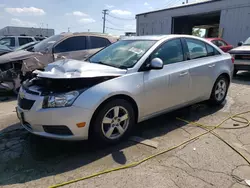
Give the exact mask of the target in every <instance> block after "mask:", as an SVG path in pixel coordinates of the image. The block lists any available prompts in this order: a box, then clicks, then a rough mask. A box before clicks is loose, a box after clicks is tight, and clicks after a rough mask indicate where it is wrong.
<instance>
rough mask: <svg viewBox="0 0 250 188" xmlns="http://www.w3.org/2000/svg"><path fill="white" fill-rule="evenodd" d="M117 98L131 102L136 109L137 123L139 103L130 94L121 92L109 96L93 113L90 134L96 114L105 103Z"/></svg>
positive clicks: (136, 119) (136, 120)
mask: <svg viewBox="0 0 250 188" xmlns="http://www.w3.org/2000/svg"><path fill="white" fill-rule="evenodd" d="M115 99H124V100H126V101H127V102H129V103H130V104H131V106H132V108H133V110H134V113H135V114H134V115H135V123H137V122H138V116H139V109H138V105H137V103H136V102H135V100H134V99H133V98H132V97H130V96H128V95H125V94H119V95H114V96H111V97H109V98H107V99H106V100H104V101H103V102H102V103H101V104H100V105H99V106H98V107H97V108H96V110H95V112H94V114H93V115H92V117H91V120H90V126H89V135H91V132H92V128H93V126H92V124H93V120H94V118H95V116H96V115H97V113H98V112H99V111H100V110H101V109H102V107H104V105H105V104H107V103H108V102H110V101H112V100H115Z"/></svg>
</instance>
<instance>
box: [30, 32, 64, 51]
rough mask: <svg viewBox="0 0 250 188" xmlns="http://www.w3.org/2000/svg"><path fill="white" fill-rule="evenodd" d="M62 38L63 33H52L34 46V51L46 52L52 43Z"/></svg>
mask: <svg viewBox="0 0 250 188" xmlns="http://www.w3.org/2000/svg"><path fill="white" fill-rule="evenodd" d="M62 38H63V35H53V36H51V37H49V38H46V39H44V40H42V41H41V42H39V43H38V44H36V45H35V46H34V51H36V52H46V51H47V50H48V49H49V48H51V47H52V46H53V44H54V43H55V42H57V41H59V40H61V39H62Z"/></svg>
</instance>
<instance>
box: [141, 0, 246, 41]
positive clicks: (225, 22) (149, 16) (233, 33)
mask: <svg viewBox="0 0 250 188" xmlns="http://www.w3.org/2000/svg"><path fill="white" fill-rule="evenodd" d="M194 28H203V30H205V31H206V32H205V37H222V38H224V39H225V40H226V41H228V42H229V43H231V44H233V45H237V43H238V42H239V41H245V40H246V38H248V37H250V0H211V1H205V2H200V3H193V4H186V5H181V6H178V7H172V8H168V9H163V10H156V11H152V12H146V13H142V14H138V15H136V33H137V35H152V34H171V33H172V34H192V32H193V31H194Z"/></svg>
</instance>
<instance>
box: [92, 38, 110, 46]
mask: <svg viewBox="0 0 250 188" xmlns="http://www.w3.org/2000/svg"><path fill="white" fill-rule="evenodd" d="M89 38H90V48H102V47H105V46H108V45H110V44H111V42H110V41H109V40H108V39H106V38H102V37H94V36H90V37H89Z"/></svg>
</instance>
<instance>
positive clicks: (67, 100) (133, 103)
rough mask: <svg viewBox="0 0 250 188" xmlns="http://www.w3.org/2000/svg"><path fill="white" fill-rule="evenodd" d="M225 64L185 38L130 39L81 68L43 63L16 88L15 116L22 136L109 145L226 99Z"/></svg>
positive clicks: (214, 51)
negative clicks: (157, 121)
mask: <svg viewBox="0 0 250 188" xmlns="http://www.w3.org/2000/svg"><path fill="white" fill-rule="evenodd" d="M232 72H233V63H232V57H231V55H230V54H228V53H224V52H223V51H222V50H220V49H219V48H218V47H216V46H215V45H213V44H211V43H209V42H208V41H207V40H205V39H202V38H198V37H194V36H185V35H166V36H141V37H129V38H127V39H126V38H124V39H121V40H119V41H118V42H116V43H114V44H112V45H110V46H108V47H106V48H104V49H102V50H101V51H99V52H97V53H96V54H94V55H92V56H91V57H89V58H88V59H86V61H77V60H71V59H67V60H66V59H64V60H59V61H56V62H54V63H51V64H49V65H48V66H47V67H46V68H45V70H44V71H39V70H36V71H34V73H35V74H36V77H35V78H33V79H31V80H27V81H25V82H24V83H23V85H22V87H21V89H20V92H19V97H18V106H17V115H18V117H19V118H20V121H21V124H22V126H23V127H24V128H25V129H26V130H28V131H29V132H31V133H33V134H36V135H41V136H45V137H50V138H55V139H62V140H84V139H88V137H89V135H93V136H94V137H95V139H96V140H97V141H98V140H99V141H101V142H107V143H115V142H118V141H120V140H121V139H122V138H124V137H126V136H127V135H128V134H129V132H130V131H131V129H132V127H133V126H134V124H135V123H137V122H141V121H143V120H146V119H149V118H152V117H154V116H157V115H159V114H162V113H166V112H168V111H171V110H174V109H177V108H181V107H184V106H187V105H190V104H193V103H197V102H200V101H204V100H210V102H211V103H212V104H215V105H219V104H221V103H222V102H223V101H224V99H225V98H226V95H227V91H228V87H229V84H230V81H231V77H232Z"/></svg>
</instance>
